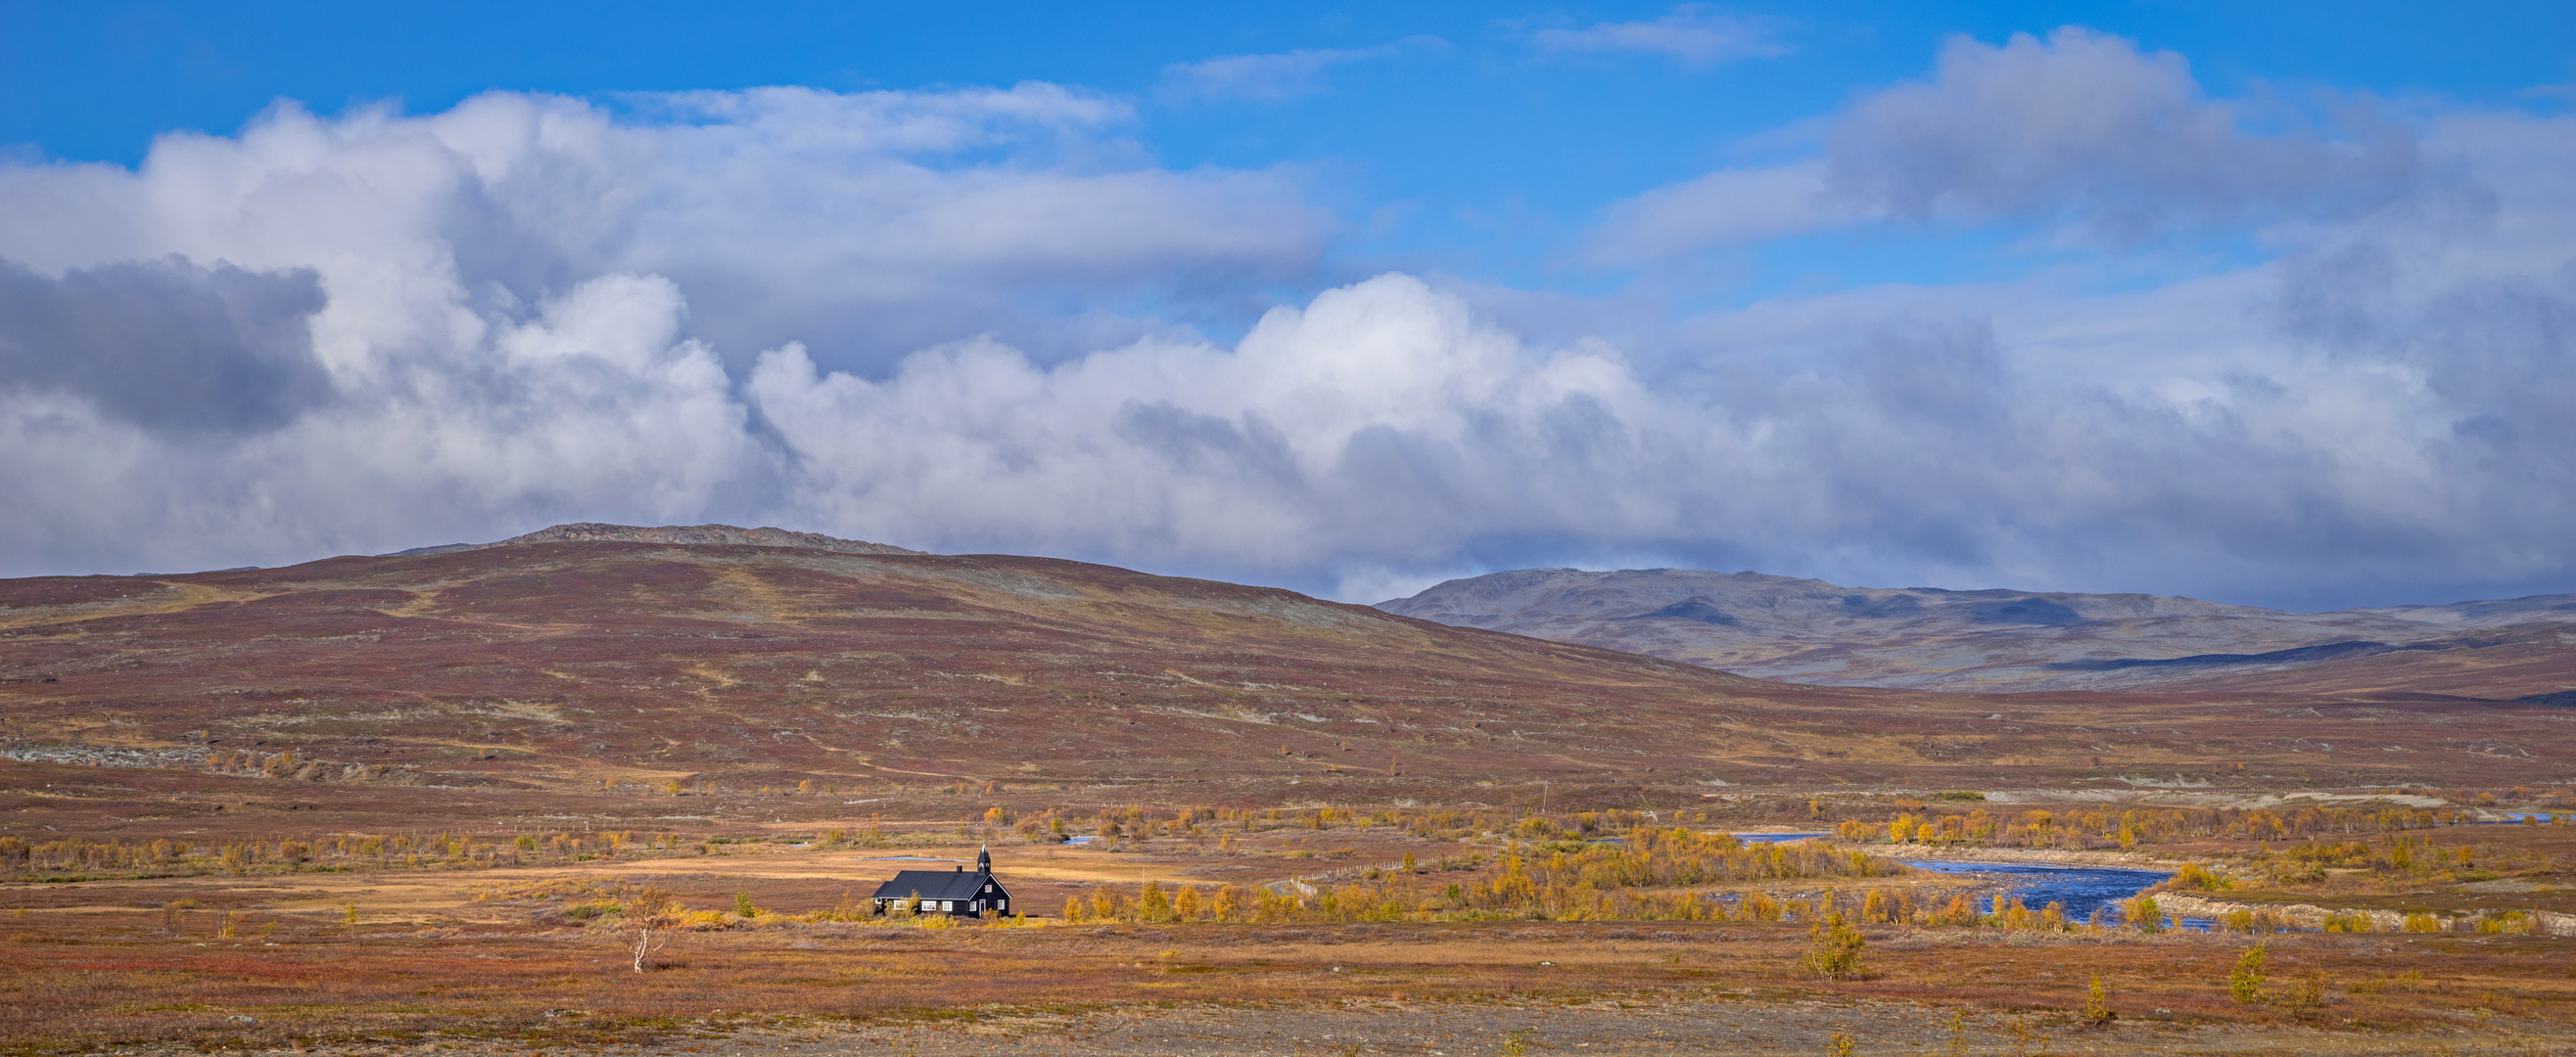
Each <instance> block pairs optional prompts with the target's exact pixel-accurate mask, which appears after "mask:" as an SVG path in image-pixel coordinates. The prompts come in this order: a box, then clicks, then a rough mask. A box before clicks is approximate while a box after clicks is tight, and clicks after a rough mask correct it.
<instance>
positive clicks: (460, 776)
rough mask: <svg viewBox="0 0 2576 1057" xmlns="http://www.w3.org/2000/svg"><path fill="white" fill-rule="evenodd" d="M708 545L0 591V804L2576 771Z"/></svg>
mask: <svg viewBox="0 0 2576 1057" xmlns="http://www.w3.org/2000/svg"><path fill="white" fill-rule="evenodd" d="M701 528H704V527H701ZM679 531H682V530H660V529H651V530H618V529H614V527H602V526H591V527H587V528H584V529H583V530H582V531H581V532H580V533H579V535H580V537H581V538H562V537H563V536H564V535H565V534H563V533H557V534H555V535H554V536H543V535H542V534H541V537H540V538H537V539H533V540H529V541H526V542H512V543H507V544H506V545H497V546H482V547H476V548H471V549H462V550H451V551H445V552H443V553H416V554H408V555H392V556H380V557H343V558H332V559H328V560H323V561H316V562H311V563H307V564H303V565H297V566H293V567H288V568H282V569H263V570H232V571H223V572H209V573H195V574H187V575H173V576H124V577H116V576H92V577H45V578H31V579H20V580H8V581H0V779H6V781H5V782H0V785H7V786H10V787H13V788H16V789H19V790H22V791H23V790H36V789H38V788H39V787H40V786H43V785H50V784H53V783H55V782H57V781H62V782H69V781H70V780H71V779H72V778H73V777H79V776H94V775H99V774H106V773H107V772H104V771H95V770H93V768H97V767H100V766H120V765H121V766H125V767H141V768H147V769H154V770H157V771H158V772H162V773H177V772H184V773H188V774H199V775H205V774H219V775H231V776H247V777H251V778H257V779H258V780H262V781H275V782H285V783H289V784H294V783H311V784H319V785H343V786H351V785H355V786H370V787H381V788H384V789H389V790H398V789H402V788H405V787H422V786H438V787H445V788H450V789H457V788H475V789H487V790H494V791H502V792H506V791H509V790H532V791H534V790H553V791H565V790H582V789H593V790H595V789H600V788H602V787H603V786H606V787H613V788H616V789H620V790H654V791H658V790H661V789H663V788H665V787H666V786H668V785H670V784H671V783H679V784H680V785H681V786H683V787H691V788H695V787H704V786H708V785H719V786H723V787H725V788H728V789H733V790H756V789H760V788H775V789H786V788H791V787H794V786H796V785H797V784H798V783H801V782H812V783H815V788H825V787H831V788H843V789H852V788H866V787H877V786H882V785H887V784H897V785H904V784H909V785H912V786H914V787H926V786H937V785H941V784H955V785H960V787H961V788H962V787H963V785H964V784H970V783H974V784H987V785H990V784H1004V785H1009V784H1014V783H1016V784H1021V785H1032V786H1044V787H1061V786H1065V785H1069V784H1080V783H1158V782H1185V783H1199V784H1201V785H1203V786H1205V787H1206V788H1205V789H1203V790H1201V793H1200V794H1199V795H1205V796H1211V797H1213V796H1217V795H1219V794H1220V791H1222V790H1224V789H1235V790H1238V791H1242V792H1243V795H1245V796H1251V795H1253V793H1254V791H1257V792H1258V795H1259V796H1262V797H1268V798H1272V799H1274V800H1275V799H1276V798H1277V797H1280V796H1283V795H1291V796H1310V797H1313V798H1316V799H1332V798H1338V797H1343V796H1351V795H1358V794H1357V792H1356V790H1357V789H1359V788H1361V787H1365V788H1366V789H1368V790H1370V792H1369V794H1368V795H1370V796H1374V797H1380V798H1384V799H1396V798H1401V797H1404V796H1408V795H1416V794H1419V795H1423V796H1437V797H1438V798H1439V799H1441V800H1447V801H1455V800H1456V799H1458V798H1459V794H1460V792H1461V790H1464V789H1473V788H1476V787H1478V786H1479V785H1480V784H1487V783H1490V784H1493V785H1511V784H1516V783H1524V782H1536V781H1538V780H1540V779H1550V780H1554V781H1558V782H1560V783H1590V784H1592V785H1594V786H1597V787H1601V788H1612V787H1617V788H1636V787H1639V786H1644V785H1656V786H1663V787H1667V788H1670V789H1684V790H1714V789H1719V788H1725V787H1729V786H1752V787H1755V788H1761V787H1781V786H1810V787H1812V786H1814V785H1817V784H1820V783H1821V784H1863V785H1883V784H1900V783H1912V784H1916V785H1918V786H1936V785H1937V786H1959V785H1969V786H1978V787H1992V786H1995V785H1998V784H2011V783H2040V782H2045V783H2070V782H2072V783H2096V784H2101V785H2104V786H2106V787H2127V786H2128V785H2134V784H2136V783H2139V782H2146V783H2149V784H2156V783H2164V784H2173V783H2175V782H2177V781H2186V780H2185V779H2181V778H2178V777H2177V775H2178V774H2179V773H2180V772H2185V771H2189V772H2192V773H2194V774H2197V775H2199V777H2196V778H2190V779H2188V780H2187V781H2188V782H2190V783H2206V782H2210V781H2213V780H2215V781H2220V782H2229V781H2247V782H2252V781H2273V782H2275V783H2277V781H2279V780H2280V778H2281V776H2283V775H2293V776H2297V777H2298V778H2300V779H2303V780H2308V781H2314V782H2318V783H2322V784H2330V785H2346V784H2397V783H2400V782H2431V781H2443V780H2456V779H2458V778H2460V777H2462V776H2470V775H2474V776H2477V777H2478V778H2480V779H2481V780H2494V779H2497V778H2499V777H2506V776H2511V775H2515V774H2529V775H2531V776H2533V777H2534V778H2535V779H2537V778H2542V777H2547V778H2556V777H2558V771H2559V765H2558V764H2557V763H2555V762H2553V761H2556V760H2564V759H2568V758H2571V752H2570V750H2576V735H2572V734H2571V733H2570V732H2569V731H2568V729H2567V728H2568V726H2569V725H2568V724H2566V723H2563V722H2557V720H2559V719H2562V718H2563V717H2564V716H2565V715H2566V713H2565V711H2564V709H2562V708H2557V707H2553V706H2549V705H2544V704H2498V703H2492V702H2463V701H2458V700H2453V699H2440V698H2428V699H2423V700H2416V701H2407V702H2397V703H2391V702H2389V701H2386V700H2345V699H2340V698H2334V697H2320V696H2317V695H2309V694H2295V693H2284V692H2278V691H2266V690H2259V689H2248V690H2245V691H2242V692H2230V693H2227V694H2202V695H2176V694H2100V693H2066V694H2021V695H2005V696H1979V695H1968V694H1958V693H1949V692H1926V691H1913V690H1889V689H1877V688H1843V687H1819V686H1806V685H1797V684H1791V683H1783V682H1769V681H1763V680H1758V679H1752V678H1746V677H1742V676H1737V675H1729V674H1725V673H1722V672H1718V671H1713V670H1710V669H1707V668H1702V667H1696V666H1693V665H1687V664H1679V663H1673V662H1671V661H1666V660H1661V659H1657V658H1653V657H1647V656H1641V655H1638V654H1633V653H1622V652H1616V651H1612V650H1608V649H1601V648H1595V647H1592V646H1584V645H1573V644H1564V643H1557V642H1549V641H1545V640H1542V639H1536V638H1528V637H1522V636H1516V635H1509V634H1502V633H1498V632H1492V631H1484V630H1478V629H1472V628H1457V627H1450V626H1446V625H1444V624H1440V623H1435V622H1432V621H1427V620H1418V619H1413V618H1410V617H1405V616H1399V615H1395V614H1390V613H1386V612H1381V611H1379V610H1376V609H1372V608H1369V607H1363V606H1353V605H1342V604H1338V603H1331V602H1323V601H1318V600H1316V599H1312V598H1308V597H1305V596H1303V595H1298V594H1295V593H1293V592H1288V591H1283V590H1276V589H1270V588H1259V587H1246V586H1241V585H1235V584H1226V583H1217V582H1211V581H1205V580H1192V579H1180V578H1172V577H1159V576H1152V575H1148V574H1144V573H1138V572H1133V571H1129V570H1125V569H1116V568H1110V567H1106V566H1100V565H1090V564H1084V563H1080V562H1072V561H1063V560H1057V559H1049V558H1033V557H1015V556H1006V555H925V554H912V553H891V551H892V550H893V549H892V548H882V549H880V550H879V551H877V552H869V551H867V550H865V549H864V548H865V547H866V546H869V545H861V544H857V543H856V542H855V541H828V540H826V541H823V542H819V543H818V542H817V541H815V540H793V539H779V538H776V537H760V538H764V539H768V540H769V541H770V542H773V543H783V544H786V545H753V544H748V543H740V542H669V540H671V539H673V538H674V537H673V536H672V535H671V533H673V532H679ZM687 531H697V530H687ZM732 531H735V532H743V531H746V530H732ZM657 533H658V534H659V535H657ZM717 538H719V539H734V538H737V537H732V536H725V535H723V534H722V533H718V534H717ZM739 538H751V537H739ZM290 753H291V754H292V755H291V756H290V755H289V754H290ZM2249 763H2250V764H2251V765H2253V769H2252V770H2250V771H2240V770H2237V769H2235V768H2236V766H2237V765H2240V764H2249ZM2222 768H2224V769H2223V770H2222ZM124 773H128V774H132V775H134V778H133V780H132V781H143V780H144V778H145V776H144V774H143V773H142V772H137V771H128V772H124ZM81 780H82V781H92V782H95V781H104V780H106V779H103V778H96V777H81ZM128 784H129V785H130V784H131V782H128ZM1292 786H1295V787H1301V788H1303V789H1305V790H1306V792H1304V793H1296V792H1295V791H1294V790H1291V788H1290V787H1292ZM1337 788H1338V789H1350V790H1353V792H1348V793H1336V792H1334V790H1335V789H1337ZM358 792H359V791H358V790H354V789H353V790H350V792H349V794H346V795H357V793H358ZM26 795H28V796H40V795H51V794H40V793H35V792H29V793H26ZM1494 795H1495V796H1496V797H1497V798H1500V794H1494ZM0 828H5V827H0Z"/></svg>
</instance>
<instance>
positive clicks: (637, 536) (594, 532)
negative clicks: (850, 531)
mask: <svg viewBox="0 0 2576 1057" xmlns="http://www.w3.org/2000/svg"><path fill="white" fill-rule="evenodd" d="M530 543H678V544H710V545H717V546H737V547H793V548H796V549H798V550H814V551H830V552H832V553H834V554H920V553H923V552H921V551H917V550H908V549H905V548H902V547H897V546H894V545H892V544H885V543H870V542H867V541H866V540H845V539H841V538H838V537H835V536H826V535H823V534H821V533H819V532H791V531H788V530H786V529H782V528H769V527H766V526H763V527H761V528H749V529H747V528H737V527H735V526H732V525H662V526H658V527H654V528H642V527H639V526H635V525H609V524H603V523H601V522H596V521H576V522H572V523H569V524H563V525H554V526H551V527H548V528H541V529H538V530H536V531H535V532H531V533H528V534H526V535H522V536H512V537H510V538H509V539H505V540H501V541H498V542H494V543H448V544H442V545H440V546H436V547H414V548H412V549H410V550H407V551H395V552H394V553H392V554H387V555H381V557H386V558H411V557H418V556H421V555H426V554H456V553H460V552H463V551H478V550H483V549H486V548H490V547H515V546H521V545H525V544H530Z"/></svg>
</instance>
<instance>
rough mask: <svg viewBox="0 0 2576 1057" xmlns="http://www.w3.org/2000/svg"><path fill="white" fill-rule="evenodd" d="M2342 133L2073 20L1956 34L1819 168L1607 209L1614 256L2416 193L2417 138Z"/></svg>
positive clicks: (2427, 172) (1720, 178) (2361, 123)
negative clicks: (1875, 230)
mask: <svg viewBox="0 0 2576 1057" xmlns="http://www.w3.org/2000/svg"><path fill="white" fill-rule="evenodd" d="M2342 120H2343V127H2341V128H2339V129H2335V130H2332V131H2334V132H2336V133H2337V134H2336V135H2334V136H2329V135H2327V134H2326V132H2327V131H2328V130H2321V129H2317V128H2312V127H2294V128H2291V129H2288V130H2285V131H2276V132H2269V133H2258V132H2255V131H2249V129H2248V127H2247V126H2248V123H2247V122H2246V121H2245V120H2244V117H2243V115H2242V114H2241V113H2240V107H2239V106H2238V105H2237V104H2233V103H2229V102H2225V101H2219V100H2213V99H2210V98H2208V97H2207V96H2206V95H2205V94H2204V93H2203V92H2202V90H2201V88H2200V85H2199V84H2198V82H2197V81H2195V80H2194V79H2193V77H2192V75H2191V68H2190V64H2189V63H2187V62H2186V61H2185V60H2184V59H2183V58H2182V56H2180V55H2176V54H2174V53H2171V52H2155V53H2142V52H2140V51H2139V50H2138V48H2137V46H2136V44H2135V43H2133V42H2131V41H2128V40H2124V39H2121V38H2118V37H2113V36H2107V35H2104V34H2100V33H2096V32H2093V31H2091V30H2086V29H2081V28H2077V27H2068V28H2064V29H2060V30H2057V31H2056V32H2054V33H2051V34H2049V36H2048V39H2047V40H2045V41H2042V40H2040V39H2038V38H2036V37H2033V36H2030V35H2029V34H2023V33H2016V34H2014V35H2013V36H2012V37H2011V38H2010V39H2009V40H2007V41H2005V42H2004V43H2003V44H2002V45H2000V46H1992V45H1986V44H1981V43H1979V42H1977V41H1974V40H1970V39H1968V38H1965V37H1959V38H1953V39H1952V40H1951V41H1950V42H1949V43H1948V44H1947V45H1945V46H1944V47H1943V48H1942V50H1941V56H1940V61H1939V67H1938V70H1937V72H1936V74H1935V76H1934V78H1933V79H1932V80H1931V81H1929V82H1921V83H1909V84H1900V85H1896V86H1893V87H1890V88H1886V89H1882V90H1879V91H1875V92H1871V93H1869V94H1867V95H1865V96H1863V97H1861V98H1860V99H1859V100H1857V101H1855V102H1854V103H1853V105H1852V106H1851V107H1849V108H1848V109H1847V110H1845V111H1844V112H1843V113H1842V114H1840V115H1838V116H1837V117H1836V118H1835V119H1834V120H1833V122H1832V123H1831V126H1830V128H1831V131H1830V135H1829V144H1828V148H1827V150H1826V152H1825V155H1824V157H1822V158H1820V159H1815V160H1810V161H1803V162H1797V163H1793V164H1789V165H1786V166H1781V167H1777V168H1762V169H1729V170H1721V171H1718V172H1715V173H1710V174H1708V175H1706V176H1702V177H1699V178H1697V179H1694V180H1689V181H1685V182H1683V183H1680V184H1676V185H1674V186H1671V187H1666V188H1660V189H1658V190H1655V191H1651V192H1648V193H1647V194H1645V195H1641V196H1639V197H1638V198H1635V199H1631V200H1629V201H1627V202H1624V203H1621V204H1619V205H1617V206H1614V207H1613V208H1612V209H1611V210H1609V211H1608V213H1607V215H1606V217H1605V223H1604V225H1603V229H1602V231H1601V232H1600V233H1599V236H1598V238H1597V240H1596V242H1595V246H1594V254H1595V256H1596V257H1597V258H1599V259H1601V260H1603V261H1604V262H1606V263H1628V262H1634V261H1637V260H1642V259H1651V258H1653V257H1658V256H1669V255H1673V254H1676V253H1681V252H1687V251H1690V250H1694V249H1699V248H1702V247H1706V246H1711V245H1723V244H1727V243H1731V242H1741V241H1749V240H1755V239H1762V238H1770V237H1776V236H1779V235H1785V234H1795V233H1799V232H1803V231H1811V230H1820V229H1826V228H1833V227H1841V226H1845V225H1849V224H1854V223H1860V222H1866V221H1875V220H1888V219H1904V220H1912V221H1953V222H1963V223H1971V224H1985V223H2023V222H2038V223H2043V224H2049V225H2053V226H2056V227H2058V228H2060V229H2063V230H2065V231H2067V232H2069V233H2072V234H2076V235H2079V236H2081V237H2084V238H2088V239H2094V240H2108V241H2111V242H2115V243H2116V242H2134V241H2137V240H2141V239H2148V238H2154V237H2158V236H2161V235H2164V234H2168V233H2172V232H2176V231H2207V230H2243V229H2246V228H2250V227H2259V226H2262V225H2266V224H2272V223H2278V222H2282V221H2286V220H2298V221H2306V220H2314V219H2319V218H2331V217H2338V216H2346V215H2350V214H2352V213H2354V212H2358V211H2361V210H2366V209H2370V208H2375V207H2377V206H2380V205H2383V204H2386V203H2388V202H2391V201H2395V200H2398V199H2401V198H2403V197H2405V196H2407V195H2409V194H2412V193H2415V192H2417V191H2419V190H2421V189H2422V187H2423V186H2424V184H2425V183H2426V182H2427V181H2429V180H2435V179H2437V178H2438V177H2440V176H2441V175H2442V174H2439V173H2437V172H2434V171H2433V170H2432V169H2431V168H2430V167H2428V166H2427V164H2426V163H2425V161H2424V160H2423V158H2422V154H2421V150H2420V148H2419V146H2418V144H2417V143H2416V142H2415V138H2414V134H2413V130H2412V129H2410V128H2408V127H2406V126H2403V125H2399V124H2396V123H2394V122H2392V121H2389V120H2386V119H2383V118H2380V117H2377V116H2375V115H2373V114H2372V113H2371V112H2369V110H2368V109H2367V108H2347V111H2346V113H2345V114H2343V115H2342Z"/></svg>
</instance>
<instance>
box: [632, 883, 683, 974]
mask: <svg viewBox="0 0 2576 1057" xmlns="http://www.w3.org/2000/svg"><path fill="white" fill-rule="evenodd" d="M626 921H627V923H628V924H630V925H633V926H634V927H635V971H636V972H639V973H640V972H643V971H645V970H646V969H648V968H650V967H651V965H652V962H651V961H650V959H651V958H652V957H653V952H654V951H658V950H661V949H662V946H663V945H664V944H667V943H669V942H670V941H671V940H670V935H671V929H672V928H673V927H674V926H677V925H678V924H679V923H680V908H679V905H678V904H676V903H674V902H672V901H671V895H670V893H668V892H665V891H663V890H661V889H659V888H654V887H651V886H646V887H645V888H643V889H642V890H640V891H637V892H636V893H635V895H634V897H633V898H631V899H628V900H627V901H626Z"/></svg>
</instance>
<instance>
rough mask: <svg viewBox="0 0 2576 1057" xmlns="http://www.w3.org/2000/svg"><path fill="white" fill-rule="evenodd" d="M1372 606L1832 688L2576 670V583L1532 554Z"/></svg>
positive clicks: (2393, 686)
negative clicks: (1915, 573)
mask: <svg viewBox="0 0 2576 1057" xmlns="http://www.w3.org/2000/svg"><path fill="white" fill-rule="evenodd" d="M1378 608H1380V609H1383V610H1385V611H1387V612H1390V613H1397V614H1401V615H1404V616H1409V617H1418V618H1421V619H1424V620H1432V621H1437V622H1439V623H1443V624H1449V625H1453V626H1458V627H1473V628H1484V629H1488V630H1493V631H1506V632H1510V633H1512V634H1516V635H1528V636H1532V637H1536V638H1544V639H1551V640H1554V641H1559V642H1575V643H1582V644H1584V645H1589V646H1601V647H1605V648H1608V649H1615V650H1622V651H1626V652H1630V653H1641V654H1646V655H1648V656H1653V657H1662V658H1665V659H1667V660H1675V661H1682V662H1686V663H1690V664H1696V665H1701V666H1704V667H1710V668H1716V669H1720V670H1723V671H1729V672H1735V673H1737V674H1741V675H1749V676H1754V677H1757V678H1761V679H1770V680H1780V681H1785V682H1796V683H1811V684H1825V685H1837V686H1880V687H1904V688H1915V689H1939V690H1967V691H1979V692H2001V691H2043V690H2045V691H2064V690H2125V689H2160V690H2179V689H2198V690H2204V691H2223V690H2235V691H2247V690H2294V691H2299V692H2341V693H2353V692H2418V693H2442V694H2452V695H2458V696H2468V697H2477V698H2502V699H2515V698H2522V697H2528V696H2534V695H2539V696H2549V695H2554V694H2563V693H2564V692H2566V691H2567V690H2568V689H2569V687H2570V685H2571V684H2576V663H2571V660H2572V659H2576V648H2571V647H2576V595H2538V596H2533V597H2529V598H2520V599H2513V600H2509V601H2489V602H2461V603H2457V604H2453V605H2438V606H2395V607H2388V608H2380V609H2351V610H2343V611H2340V612H2332V613H2292V612H2285V611H2281V610H2274V609H2261V608H2256V607H2252V606H2236V605H2226V604H2223V603H2218V602H2205V601H2202V600H2199V599H2195V598H2172V597H2161V596H2155V595H2143V594H2072V593H2057V592H2033V591H2009V590H1985V591H1951V590H1941V589H1937V588H1893V589H1891V588H1864V587H1842V586H1838V585H1835V584H1831V583H1827V582H1825V581H1822V580H1802V579H1793V578H1790V577H1785V576H1770V575H1765V574H1762V573H1753V572H1739V573H1719V572H1707V571H1701V570H1695V569H1629V570H1621V571H1616V572H1587V571H1583V570H1577V569H1519V570H1514V571H1510V572H1500V573H1494V574H1491V575H1488V576H1478V577H1473V578H1469V579H1461V580H1451V581H1448V582H1447V583H1443V584H1439V585H1437V586H1435V587H1432V588H1430V589H1428V590H1426V591H1423V592H1422V593H1420V594H1417V595H1414V596H1412V597H1410V598H1400V599H1394V600H1391V601H1387V602H1381V603H1378Z"/></svg>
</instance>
